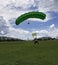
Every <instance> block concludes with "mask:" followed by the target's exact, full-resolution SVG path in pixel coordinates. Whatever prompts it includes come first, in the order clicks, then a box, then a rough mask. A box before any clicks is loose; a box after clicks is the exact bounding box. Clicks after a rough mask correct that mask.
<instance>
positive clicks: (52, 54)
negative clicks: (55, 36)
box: [0, 40, 58, 65]
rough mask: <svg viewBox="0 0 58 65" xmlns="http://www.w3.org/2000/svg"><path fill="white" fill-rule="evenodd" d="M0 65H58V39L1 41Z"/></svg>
mask: <svg viewBox="0 0 58 65" xmlns="http://www.w3.org/2000/svg"><path fill="white" fill-rule="evenodd" d="M0 65H58V40H49V41H39V45H38V44H36V45H34V44H33V42H32V41H14V42H13V41H11V42H7V41H5V42H0Z"/></svg>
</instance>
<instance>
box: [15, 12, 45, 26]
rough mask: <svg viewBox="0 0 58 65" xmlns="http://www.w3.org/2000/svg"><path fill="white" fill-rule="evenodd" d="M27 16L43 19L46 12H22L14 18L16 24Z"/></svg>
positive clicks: (27, 17)
mask: <svg viewBox="0 0 58 65" xmlns="http://www.w3.org/2000/svg"><path fill="white" fill-rule="evenodd" d="M29 18H39V19H42V20H44V19H45V18H46V14H44V13H42V12H28V13H25V14H22V15H21V16H19V17H18V18H17V19H16V22H15V23H16V25H19V24H20V23H21V22H23V21H25V20H26V19H29Z"/></svg>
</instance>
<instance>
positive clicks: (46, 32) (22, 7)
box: [0, 0, 58, 40]
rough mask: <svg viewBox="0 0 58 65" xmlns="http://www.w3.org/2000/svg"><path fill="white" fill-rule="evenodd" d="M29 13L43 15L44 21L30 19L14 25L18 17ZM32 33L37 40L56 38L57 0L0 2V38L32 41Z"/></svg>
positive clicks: (57, 33)
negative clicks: (40, 38) (35, 35)
mask: <svg viewBox="0 0 58 65" xmlns="http://www.w3.org/2000/svg"><path fill="white" fill-rule="evenodd" d="M31 11H39V12H43V13H45V14H46V19H45V20H40V19H36V18H32V19H31V18H30V19H27V20H25V21H23V22H22V23H21V24H19V25H16V24H15V21H16V18H17V17H18V16H21V15H22V14H24V13H27V12H31ZM28 21H29V23H30V24H28ZM32 33H37V38H39V37H52V38H58V0H0V36H7V37H13V38H19V39H25V40H26V39H33V37H32Z"/></svg>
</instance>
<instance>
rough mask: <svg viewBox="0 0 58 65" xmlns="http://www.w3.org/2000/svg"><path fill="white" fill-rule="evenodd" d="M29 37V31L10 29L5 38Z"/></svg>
mask: <svg viewBox="0 0 58 65" xmlns="http://www.w3.org/2000/svg"><path fill="white" fill-rule="evenodd" d="M29 35H30V32H29V31H26V30H23V29H15V28H10V31H9V32H8V34H6V35H5V36H8V37H13V38H19V39H27V38H28V37H29Z"/></svg>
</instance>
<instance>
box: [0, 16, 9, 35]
mask: <svg viewBox="0 0 58 65" xmlns="http://www.w3.org/2000/svg"><path fill="white" fill-rule="evenodd" d="M9 26H10V25H9V24H8V23H7V21H6V20H5V19H4V18H3V16H0V35H4V34H7V33H8V31H9Z"/></svg>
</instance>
